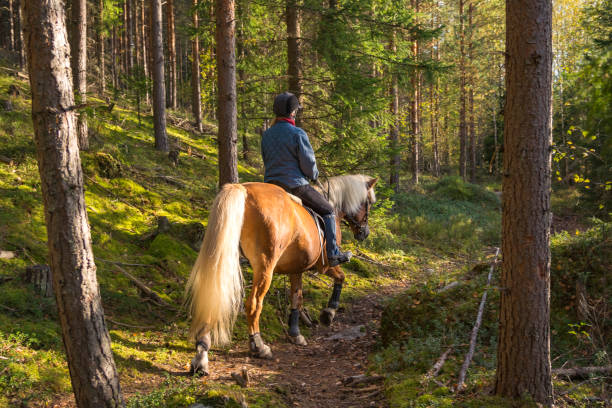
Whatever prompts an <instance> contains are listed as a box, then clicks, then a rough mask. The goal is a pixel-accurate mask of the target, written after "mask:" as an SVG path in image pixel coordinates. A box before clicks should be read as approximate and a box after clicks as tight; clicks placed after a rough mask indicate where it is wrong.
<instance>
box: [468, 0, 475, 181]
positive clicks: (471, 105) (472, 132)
mask: <svg viewBox="0 0 612 408" xmlns="http://www.w3.org/2000/svg"><path fill="white" fill-rule="evenodd" d="M473 18H474V3H473V2H470V6H469V7H468V29H469V43H468V60H469V61H470V63H469V64H468V65H469V68H468V69H467V71H468V76H467V79H468V82H469V86H468V87H469V94H468V110H469V118H470V119H469V120H470V122H469V126H470V127H469V158H468V162H469V163H470V181H471V182H472V183H474V182H476V133H475V132H476V129H475V124H474V84H475V78H474V75H475V73H474V69H473V63H472V61H473V59H474V23H473Z"/></svg>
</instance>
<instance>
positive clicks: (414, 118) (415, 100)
mask: <svg viewBox="0 0 612 408" xmlns="http://www.w3.org/2000/svg"><path fill="white" fill-rule="evenodd" d="M412 9H413V10H414V12H415V13H418V12H419V0H412ZM415 24H418V19H416V18H415ZM412 56H413V58H414V62H415V64H416V63H418V60H419V41H418V39H416V38H415V39H414V41H413V42H412ZM411 82H412V101H411V109H410V110H411V112H412V113H411V115H410V117H411V122H412V123H411V124H412V184H414V185H416V184H419V173H420V171H421V170H420V166H421V152H420V143H419V137H420V133H421V131H420V118H419V115H420V112H419V108H420V106H419V105H420V103H419V101H420V95H419V93H420V85H421V80H420V71H419V69H418V68H417V67H415V68H414V72H413V74H412V79H411Z"/></svg>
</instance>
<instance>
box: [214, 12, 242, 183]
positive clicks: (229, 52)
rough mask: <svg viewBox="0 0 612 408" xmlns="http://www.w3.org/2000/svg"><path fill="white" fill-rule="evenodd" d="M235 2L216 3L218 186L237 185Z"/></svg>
mask: <svg viewBox="0 0 612 408" xmlns="http://www.w3.org/2000/svg"><path fill="white" fill-rule="evenodd" d="M234 7H235V6H234V0H215V16H216V21H217V29H216V40H217V76H218V78H217V83H218V88H219V91H218V100H217V119H218V122H219V134H218V136H217V140H218V144H219V186H223V185H224V184H226V183H237V182H238V151H237V144H238V119H237V112H236V108H237V107H236V102H237V101H236V45H235V44H236V39H235V26H236V21H235V15H234Z"/></svg>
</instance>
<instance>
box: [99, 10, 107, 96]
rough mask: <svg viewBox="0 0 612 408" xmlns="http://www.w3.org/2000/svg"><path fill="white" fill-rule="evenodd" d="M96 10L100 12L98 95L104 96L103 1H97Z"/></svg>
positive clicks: (104, 39)
mask: <svg viewBox="0 0 612 408" xmlns="http://www.w3.org/2000/svg"><path fill="white" fill-rule="evenodd" d="M98 10H99V12H100V14H99V17H98V47H99V49H98V50H99V54H98V64H100V87H99V91H100V95H101V96H104V94H105V93H106V70H105V65H106V63H105V62H106V61H105V55H104V51H105V50H104V41H106V38H105V35H104V31H103V30H104V20H103V19H104V0H99V1H98Z"/></svg>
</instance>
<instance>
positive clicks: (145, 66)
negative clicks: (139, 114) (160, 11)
mask: <svg viewBox="0 0 612 408" xmlns="http://www.w3.org/2000/svg"><path fill="white" fill-rule="evenodd" d="M145 15H146V13H145V3H144V0H140V26H139V28H138V30H139V31H140V35H139V36H138V38H139V41H140V42H139V43H138V47H139V48H140V57H141V58H142V59H141V62H140V63H141V64H142V74H143V76H144V78H145V79H148V78H149V54H150V52H147V50H148V49H149V47H148V46H147V44H148V43H147V34H146V33H148V32H149V30H147V29H146V28H145V27H146V26H147V19H146V17H145ZM144 97H145V104H147V105H149V104H150V102H151V100H150V92H149V87H148V86H147V87H145V95H144Z"/></svg>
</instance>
